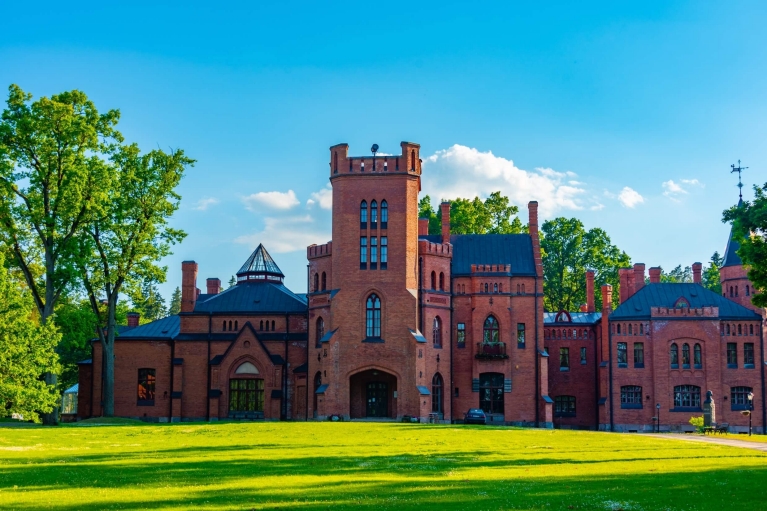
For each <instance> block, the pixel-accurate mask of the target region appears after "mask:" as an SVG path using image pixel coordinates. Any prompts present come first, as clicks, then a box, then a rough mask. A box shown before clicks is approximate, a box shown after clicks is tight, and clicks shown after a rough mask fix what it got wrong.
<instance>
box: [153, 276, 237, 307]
mask: <svg viewBox="0 0 767 511" xmlns="http://www.w3.org/2000/svg"><path fill="white" fill-rule="evenodd" d="M229 284H230V285H229V287H232V286H231V281H230V282H229ZM179 312H181V289H179V288H178V287H177V288H176V289H175V290H174V291H173V294H172V295H171V297H170V307H168V315H169V316H174V315H176V314H178V313H179Z"/></svg>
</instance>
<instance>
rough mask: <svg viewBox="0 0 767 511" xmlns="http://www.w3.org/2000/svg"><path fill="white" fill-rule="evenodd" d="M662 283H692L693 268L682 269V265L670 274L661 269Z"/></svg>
mask: <svg viewBox="0 0 767 511" xmlns="http://www.w3.org/2000/svg"><path fill="white" fill-rule="evenodd" d="M660 281H661V282H670V283H675V284H681V283H689V282H692V268H691V267H690V266H685V267H684V268H682V265H681V264H680V265H679V266H677V267H676V268H674V269H673V270H671V271H670V272H668V273H667V272H666V271H665V270H664V269H663V268H661V269H660Z"/></svg>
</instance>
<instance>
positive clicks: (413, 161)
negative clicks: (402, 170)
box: [410, 150, 415, 170]
mask: <svg viewBox="0 0 767 511" xmlns="http://www.w3.org/2000/svg"><path fill="white" fill-rule="evenodd" d="M410 161H411V162H412V163H413V167H412V169H411V170H415V150H412V151H410Z"/></svg>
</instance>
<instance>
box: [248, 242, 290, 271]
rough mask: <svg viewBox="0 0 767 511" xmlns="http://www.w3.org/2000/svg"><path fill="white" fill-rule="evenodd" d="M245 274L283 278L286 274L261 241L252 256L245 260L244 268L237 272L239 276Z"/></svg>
mask: <svg viewBox="0 0 767 511" xmlns="http://www.w3.org/2000/svg"><path fill="white" fill-rule="evenodd" d="M244 275H270V276H274V277H281V278H284V277H285V275H283V273H282V270H280V267H279V266H277V263H275V262H274V259H272V256H270V255H269V252H267V251H266V249H265V248H264V245H262V244H261V243H259V244H258V247H257V248H256V250H254V251H253V253H252V254H250V257H248V259H247V261H245V264H243V265H242V268H240V270H239V271H238V272H237V276H238V277H241V276H244Z"/></svg>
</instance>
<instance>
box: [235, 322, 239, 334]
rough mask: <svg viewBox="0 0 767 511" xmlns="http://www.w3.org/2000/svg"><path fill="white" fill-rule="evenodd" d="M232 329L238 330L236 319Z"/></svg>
mask: <svg viewBox="0 0 767 511" xmlns="http://www.w3.org/2000/svg"><path fill="white" fill-rule="evenodd" d="M234 331H235V332H237V331H239V328H238V327H237V322H236V321H235V322H234Z"/></svg>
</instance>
